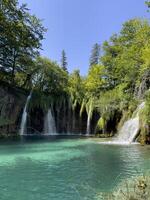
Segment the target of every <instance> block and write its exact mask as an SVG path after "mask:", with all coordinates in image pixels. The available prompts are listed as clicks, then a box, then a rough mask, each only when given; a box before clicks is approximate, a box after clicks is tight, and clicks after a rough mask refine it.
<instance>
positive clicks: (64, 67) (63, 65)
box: [61, 50, 68, 72]
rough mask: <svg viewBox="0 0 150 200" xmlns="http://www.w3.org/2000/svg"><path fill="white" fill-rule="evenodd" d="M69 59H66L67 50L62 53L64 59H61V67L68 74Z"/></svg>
mask: <svg viewBox="0 0 150 200" xmlns="http://www.w3.org/2000/svg"><path fill="white" fill-rule="evenodd" d="M67 65H68V63H67V57H66V52H65V50H63V51H62V57H61V66H62V69H63V70H64V71H66V72H68V70H67Z"/></svg>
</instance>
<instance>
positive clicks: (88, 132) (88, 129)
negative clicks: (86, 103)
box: [86, 113, 91, 135]
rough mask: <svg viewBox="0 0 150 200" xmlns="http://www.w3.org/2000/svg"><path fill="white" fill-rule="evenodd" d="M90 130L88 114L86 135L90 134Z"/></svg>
mask: <svg viewBox="0 0 150 200" xmlns="http://www.w3.org/2000/svg"><path fill="white" fill-rule="evenodd" d="M90 128H91V119H90V114H89V113H88V118H87V126H86V135H89V134H90Z"/></svg>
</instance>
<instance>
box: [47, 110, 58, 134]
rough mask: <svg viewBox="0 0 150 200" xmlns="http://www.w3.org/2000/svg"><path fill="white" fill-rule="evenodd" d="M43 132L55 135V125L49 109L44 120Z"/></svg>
mask: <svg viewBox="0 0 150 200" xmlns="http://www.w3.org/2000/svg"><path fill="white" fill-rule="evenodd" d="M44 134H49V135H55V134H56V125H55V119H54V117H53V115H52V111H51V109H49V110H48V112H47V114H46V117H45V120H44Z"/></svg>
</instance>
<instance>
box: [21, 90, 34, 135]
mask: <svg viewBox="0 0 150 200" xmlns="http://www.w3.org/2000/svg"><path fill="white" fill-rule="evenodd" d="M31 96H32V91H31V92H30V94H29V96H28V97H27V100H26V104H25V107H24V109H23V114H22V119H21V125H20V135H25V134H26V123H27V114H28V113H27V109H28V105H29V102H30V99H31Z"/></svg>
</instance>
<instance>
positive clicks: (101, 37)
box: [19, 0, 150, 75]
mask: <svg viewBox="0 0 150 200" xmlns="http://www.w3.org/2000/svg"><path fill="white" fill-rule="evenodd" d="M19 2H20V3H27V4H28V7H29V8H30V12H31V13H32V14H35V15H36V16H37V17H38V18H40V19H43V20H44V21H43V24H44V26H45V27H46V28H47V29H48V31H47V33H46V34H45V40H44V41H43V51H42V52H41V54H42V55H43V56H46V57H48V58H50V59H52V60H56V61H57V62H58V63H59V62H60V59H61V51H62V49H64V50H65V51H66V54H67V58H68V69H69V72H72V71H73V70H74V69H76V68H79V69H80V72H81V74H82V75H85V74H86V73H87V71H88V65H89V56H90V51H91V48H92V46H93V44H94V43H96V42H97V43H100V44H102V42H103V41H105V40H107V39H109V37H110V36H111V35H112V34H113V33H118V32H119V30H120V29H121V26H122V23H123V22H125V21H126V20H128V19H131V18H135V17H141V18H143V17H147V18H148V17H150V14H149V13H147V12H146V10H147V8H146V6H145V4H144V0H19Z"/></svg>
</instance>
